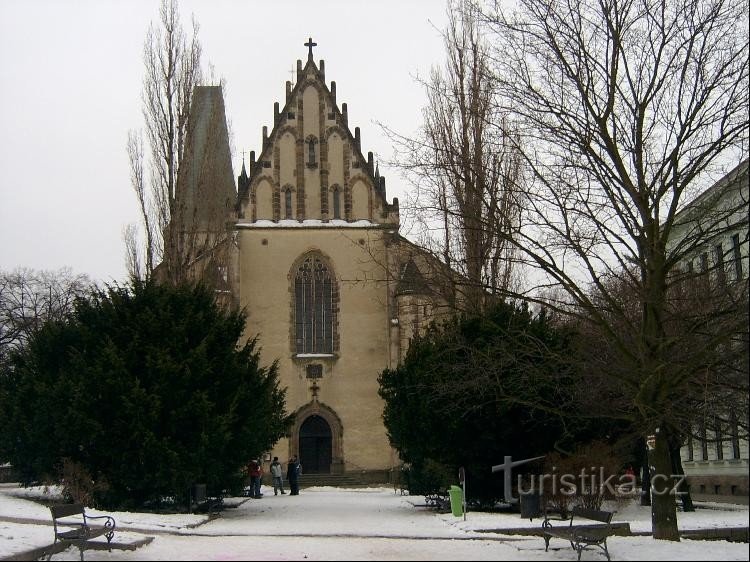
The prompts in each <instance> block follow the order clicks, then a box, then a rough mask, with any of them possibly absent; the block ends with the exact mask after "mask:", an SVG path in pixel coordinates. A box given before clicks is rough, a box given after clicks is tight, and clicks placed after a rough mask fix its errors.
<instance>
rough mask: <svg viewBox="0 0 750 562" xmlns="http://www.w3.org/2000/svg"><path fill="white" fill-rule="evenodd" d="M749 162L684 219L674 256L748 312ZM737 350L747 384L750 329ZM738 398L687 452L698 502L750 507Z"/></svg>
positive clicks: (698, 431) (742, 400) (743, 400)
mask: <svg viewBox="0 0 750 562" xmlns="http://www.w3.org/2000/svg"><path fill="white" fill-rule="evenodd" d="M748 201H750V198H749V197H748V160H745V161H744V162H742V163H741V164H739V165H738V166H737V167H736V168H734V169H733V170H732V171H731V172H729V173H728V174H727V175H726V176H724V177H723V178H722V179H721V180H719V181H718V182H716V183H715V184H714V185H713V186H711V187H710V188H709V189H707V190H706V191H704V192H703V193H701V194H700V195H699V196H698V197H696V198H695V200H693V201H692V202H691V203H690V204H689V205H687V206H686V207H685V209H683V210H682V211H681V212H680V213H679V214H678V215H677V217H676V218H677V221H676V227H675V231H674V234H673V235H672V236H671V240H672V243H671V244H670V247H671V249H672V250H677V251H680V247H682V249H683V250H684V251H685V253H686V255H687V256H689V257H688V259H686V260H685V261H684V262H683V271H684V272H686V273H689V274H691V277H692V276H693V275H694V276H695V278H696V279H700V277H701V275H703V276H704V280H708V282H710V283H712V284H715V285H714V286H722V287H726V290H728V291H731V292H732V294H734V295H737V296H738V302H739V303H740V304H738V306H748V303H747V300H746V299H747V294H748V293H747V286H748V274H749V272H750V263H749V258H748V232H749V229H748ZM744 330H745V332H744V334H739V335H738V337H737V338H736V341H735V344H736V345H737V346H741V347H738V349H741V350H742V351H741V354H740V355H741V359H740V365H739V368H740V369H742V370H743V371H744V378H745V380H747V376H748V373H747V365H748V360H747V357H748V339H747V326H745V328H744ZM742 394H743V396H739V395H738V396H737V406H738V407H737V409H736V410H732V411H730V412H728V413H725V415H721V416H719V417H720V418H721V419H722V420H723V421H722V423H720V424H716V423H711V421H712V420H710V419H706V418H707V416H705V415H704V416H703V418H704V419H702V421H700V422H699V424H698V426H697V427H694V429H693V432H692V435H691V436H689V437H688V439H687V443H686V444H685V446H683V448H682V450H681V457H682V464H683V468H684V469H685V474H686V475H687V477H688V483H689V484H690V486H691V490H692V493H693V497H694V498H697V499H703V500H724V501H733V502H738V503H747V501H748V470H749V468H750V463H749V462H748V457H749V456H750V451H749V449H750V446H749V442H748V434H747V426H748V419H747V408H746V405H747V401H748V396H747V395H746V392H744V391H743V392H742Z"/></svg>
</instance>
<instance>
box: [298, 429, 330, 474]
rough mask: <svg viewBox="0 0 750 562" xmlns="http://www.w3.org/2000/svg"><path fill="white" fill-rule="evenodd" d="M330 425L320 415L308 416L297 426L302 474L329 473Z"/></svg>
mask: <svg viewBox="0 0 750 562" xmlns="http://www.w3.org/2000/svg"><path fill="white" fill-rule="evenodd" d="M332 443H333V439H332V434H331V426H330V425H328V422H327V421H326V420H325V419H323V418H322V417H321V416H318V415H312V416H310V417H308V418H307V419H306V420H305V421H304V422H302V425H301V426H300V428H299V460H300V463H301V464H302V471H303V473H304V474H330V472H331V452H332Z"/></svg>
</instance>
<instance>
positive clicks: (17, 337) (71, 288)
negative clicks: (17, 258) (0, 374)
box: [0, 268, 92, 366]
mask: <svg viewBox="0 0 750 562" xmlns="http://www.w3.org/2000/svg"><path fill="white" fill-rule="evenodd" d="M91 287H92V283H91V280H90V279H89V278H88V277H87V276H85V275H74V274H73V273H72V272H71V271H70V269H60V270H59V271H35V270H32V269H22V268H19V269H16V270H14V271H11V272H5V271H0V366H2V365H3V364H4V363H5V361H6V360H7V357H8V354H9V353H10V352H11V351H12V350H15V349H19V348H22V347H23V346H24V345H26V342H27V341H28V339H29V337H30V336H31V335H32V334H33V333H34V331H35V330H37V329H39V328H40V327H41V326H42V325H43V324H44V323H45V322H47V321H49V320H62V319H63V318H64V317H65V315H66V314H67V313H68V312H70V311H71V310H72V308H73V303H74V302H75V299H76V298H77V297H81V296H83V295H85V294H86V292H87V291H88V290H89V289H90V288H91Z"/></svg>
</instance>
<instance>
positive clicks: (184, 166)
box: [175, 86, 237, 228]
mask: <svg viewBox="0 0 750 562" xmlns="http://www.w3.org/2000/svg"><path fill="white" fill-rule="evenodd" d="M236 196H237V195H236V191H235V187H234V177H233V174H232V160H231V152H230V148H229V135H228V131H227V124H226V115H225V110H224V96H223V94H222V90H221V86H196V87H195V89H194V90H193V97H192V101H191V111H190V117H189V120H188V126H187V133H186V138H185V148H184V155H183V158H182V161H181V162H180V168H179V172H178V175H177V188H176V190H175V198H176V199H177V203H178V205H177V209H178V210H180V212H181V213H182V214H183V215H184V216H182V217H180V219H181V220H182V221H183V222H185V221H187V222H192V221H194V220H198V221H203V222H205V221H211V222H217V223H223V221H224V220H226V217H227V214H228V213H229V212H231V205H232V202H233V201H234V199H235V198H236ZM187 227H188V225H187V224H183V225H182V228H187Z"/></svg>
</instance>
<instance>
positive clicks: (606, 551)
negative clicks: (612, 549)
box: [604, 539, 610, 562]
mask: <svg viewBox="0 0 750 562" xmlns="http://www.w3.org/2000/svg"><path fill="white" fill-rule="evenodd" d="M604 554H605V555H606V557H607V561H608V562H609V560H610V558H609V550H607V539H604Z"/></svg>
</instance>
